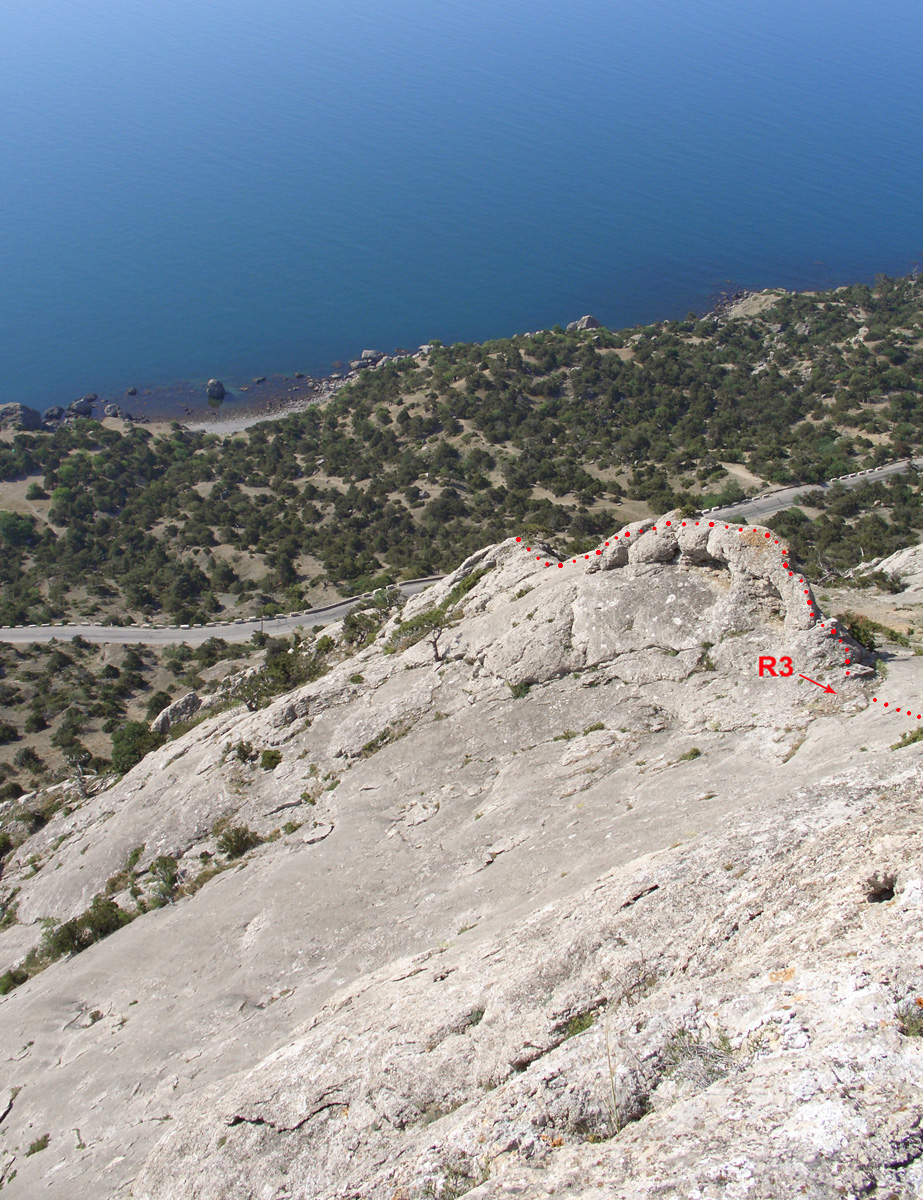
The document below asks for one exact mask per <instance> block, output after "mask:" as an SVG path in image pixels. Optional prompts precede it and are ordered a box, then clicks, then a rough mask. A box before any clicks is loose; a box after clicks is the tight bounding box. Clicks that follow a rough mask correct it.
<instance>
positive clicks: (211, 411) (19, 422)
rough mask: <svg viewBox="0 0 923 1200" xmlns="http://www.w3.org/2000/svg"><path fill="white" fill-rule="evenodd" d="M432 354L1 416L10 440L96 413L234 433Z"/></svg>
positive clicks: (380, 357)
mask: <svg viewBox="0 0 923 1200" xmlns="http://www.w3.org/2000/svg"><path fill="white" fill-rule="evenodd" d="M428 352H429V347H428V346H421V347H420V348H419V350H417V351H416V352H408V351H404V350H401V351H396V352H395V353H394V354H391V355H388V354H384V353H382V352H381V351H379V350H364V351H363V352H362V355H361V357H359V358H357V359H353V360H351V361H350V363H349V365H348V367H346V369H345V370H342V371H335V372H332V373H331V374H330V375H325V376H311V375H307V374H306V373H303V372H301V371H297V372H295V374H294V375H291V376H289V375H274V376H263V375H260V376H257V377H255V378H253V379H251V380H250V382H248V383H239V384H228V385H224V384H222V387H223V388H224V397H223V398H222V399H221V400H220V401H217V402H216V401H212V400H209V399H208V397H207V392H206V385H205V384H203V383H201V382H199V383H191V382H189V381H185V380H184V381H180V382H177V383H174V384H171V385H168V386H161V387H149V388H136V387H132V388H129V389H127V390H126V391H125V392H123V393H122V394H121V395H119V396H118V397H115V396H112V395H100V394H98V393H95V392H91V393H88V394H87V395H85V396H82V397H80V398H79V399H77V400H74V401H72V402H71V403H70V404H69V405H68V407H67V408H64V407H61V406H52V407H51V408H46V409H44V411H39V410H38V409H36V408H31V407H30V406H28V405H25V404H22V403H19V402H13V401H11V402H9V403H8V404H0V418H3V420H2V422H0V430H2V432H0V438H2V439H3V440H5V439H6V436H7V435H9V434H12V433H16V432H42V431H45V432H53V431H54V430H55V429H58V428H61V427H66V426H67V425H68V424H69V423H70V422H71V421H72V420H73V419H75V418H77V417H92V418H93V419H94V420H97V421H99V422H100V423H101V424H105V425H108V426H109V428H117V429H124V428H131V427H133V426H135V425H138V426H141V427H144V428H147V429H150V430H151V431H152V432H157V433H160V432H163V431H165V430H168V429H169V428H170V427H171V425H173V424H174V423H175V424H177V425H179V426H180V427H181V428H183V429H188V430H190V431H196V432H198V431H202V432H206V433H214V434H217V435H219V436H226V435H231V434H234V433H239V432H241V431H243V430H245V429H248V428H250V427H251V426H253V425H258V424H261V423H262V422H265V421H273V420H280V419H281V418H284V417H287V416H291V415H293V414H297V413H301V412H305V411H306V410H307V409H309V408H310V407H311V406H312V405H314V404H318V403H322V402H323V401H326V400H330V399H331V398H332V397H333V396H335V395H336V394H337V392H339V391H340V390H341V389H342V388H344V387H346V385H347V384H349V383H353V382H354V381H355V380H356V379H358V378H359V376H360V374H361V373H362V372H363V371H365V370H376V369H377V368H378V367H381V366H384V365H386V364H387V363H391V362H398V361H404V360H406V359H408V358H414V359H417V360H418V361H419V360H420V359H422V358H423V357H425V354H427V353H428Z"/></svg>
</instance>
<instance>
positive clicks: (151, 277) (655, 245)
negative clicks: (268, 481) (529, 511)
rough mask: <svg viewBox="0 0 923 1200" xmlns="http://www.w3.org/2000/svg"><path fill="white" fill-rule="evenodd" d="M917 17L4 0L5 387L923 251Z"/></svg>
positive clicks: (55, 398) (643, 301)
mask: <svg viewBox="0 0 923 1200" xmlns="http://www.w3.org/2000/svg"><path fill="white" fill-rule="evenodd" d="M921 47H923V4H921V3H920V0H887V2H886V3H882V0H771V2H770V0H654V2H650V3H639V2H638V0H568V2H567V3H563V2H562V0H531V2H530V3H528V4H527V3H524V2H523V0H442V2H441V3H432V0H425V2H424V0H261V2H260V3H254V2H253V0H220V3H219V2H215V0H3V3H2V5H0V401H2V402H7V401H14V400H15V401H21V402H24V403H27V404H31V405H34V406H37V407H40V408H42V407H45V406H46V405H51V404H67V403H68V402H69V401H71V400H73V399H75V398H77V397H78V396H80V395H82V394H83V393H85V392H89V391H94V392H97V393H99V394H100V396H101V397H103V398H116V399H119V398H121V396H122V395H123V393H124V391H125V389H127V388H128V387H129V386H132V385H133V386H136V387H138V388H140V389H144V388H167V389H168V390H169V388H170V387H171V386H172V385H177V386H179V385H182V387H181V388H180V390H182V389H183V388H185V389H186V391H184V392H183V394H184V395H186V393H187V392H188V393H189V395H199V394H202V403H203V406H204V393H201V389H202V385H203V384H204V381H205V380H206V379H207V378H209V377H210V376H217V377H219V378H221V379H222V380H223V381H224V382H225V383H226V384H227V385H228V386H229V387H230V388H232V389H234V388H237V387H238V386H239V385H240V384H242V383H246V382H248V381H249V380H250V378H251V377H252V376H255V375H267V376H273V375H276V376H280V375H289V376H291V375H293V374H294V372H295V371H302V372H308V373H311V374H314V375H317V374H323V373H325V372H327V371H329V370H330V369H331V368H332V367H333V365H334V364H335V363H337V362H341V361H345V360H348V359H349V358H351V357H353V356H355V355H357V354H358V352H360V351H361V350H362V349H364V348H374V349H380V350H383V351H386V352H390V351H393V350H394V349H395V348H398V347H401V348H415V347H416V346H418V345H420V344H421V343H423V342H426V341H428V340H429V339H431V338H440V339H441V340H442V341H444V342H447V343H448V342H454V341H460V340H471V339H474V340H482V339H485V338H489V337H496V336H506V335H511V334H514V333H519V332H523V331H525V330H534V329H539V328H547V327H550V326H551V325H553V324H555V323H561V324H566V323H567V322H568V321H570V320H573V319H575V318H576V317H579V316H581V315H582V314H584V313H588V312H589V313H593V314H594V315H595V316H597V317H598V318H599V319H600V320H601V321H603V322H604V323H605V324H607V325H610V326H614V327H622V326H626V325H631V324H637V323H640V322H647V321H653V320H657V319H660V318H663V317H682V316H685V314H686V313H687V312H688V311H690V310H696V311H698V312H702V311H705V310H706V309H707V308H708V307H709V304H710V302H711V301H712V300H713V299H714V298H715V296H716V294H717V293H720V292H722V291H728V290H734V289H736V288H740V287H748V288H753V289H758V288H763V287H769V286H782V287H787V288H810V287H829V286H836V285H837V284H840V283H844V282H852V281H858V280H865V281H871V280H872V278H873V277H874V275H875V274H876V273H877V272H885V273H887V274H891V275H897V274H903V273H906V272H907V271H909V270H910V269H911V268H912V267H914V266H915V265H916V264H918V263H920V262H921V261H923V70H921V55H920V50H921Z"/></svg>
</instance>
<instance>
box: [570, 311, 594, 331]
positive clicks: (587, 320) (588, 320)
mask: <svg viewBox="0 0 923 1200" xmlns="http://www.w3.org/2000/svg"><path fill="white" fill-rule="evenodd" d="M601 328H602V323H601V322H600V321H597V320H596V318H595V317H591V316H589V314H588V315H587V316H585V317H581V318H580V320H579V321H571V323H570V324H569V325H568V326H567V332H568V333H574V332H575V331H576V330H578V329H601Z"/></svg>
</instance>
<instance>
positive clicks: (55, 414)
mask: <svg viewBox="0 0 923 1200" xmlns="http://www.w3.org/2000/svg"><path fill="white" fill-rule="evenodd" d="M43 415H44V418H45V420H46V421H60V420H61V418H62V417H63V416H64V409H63V408H62V407H61V406H60V405H59V404H53V405H52V406H51V408H46V409H45V412H44V414H43Z"/></svg>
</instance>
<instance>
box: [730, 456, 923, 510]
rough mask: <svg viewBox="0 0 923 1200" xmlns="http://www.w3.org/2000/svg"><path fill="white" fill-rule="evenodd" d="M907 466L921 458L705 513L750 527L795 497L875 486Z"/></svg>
mask: <svg viewBox="0 0 923 1200" xmlns="http://www.w3.org/2000/svg"><path fill="white" fill-rule="evenodd" d="M911 465H913V466H914V467H916V468H917V469H918V470H919V469H921V468H923V459H916V460H915V461H914V462H913V463H912V464H911V462H910V461H909V460H908V459H906V458H903V459H900V460H899V461H898V462H893V463H885V465H884V466H883V467H874V468H873V469H872V470H869V471H859V472H856V473H855V474H853V475H842V476H840V478H839V479H831V480H829V481H828V482H827V483H800V484H798V485H796V486H795V487H781V488H773V489H772V490H771V491H768V492H763V493H761V494H760V495H758V496H755V497H754V498H753V499H752V500H743V501H742V502H741V503H740V504H728V505H726V506H725V507H723V508H713V509H711V510H710V511H709V510H706V513H707V515H708V516H710V517H716V518H720V519H721V520H724V519H725V518H726V517H746V518H747V520H748V521H749V522H750V523H751V524H759V523H760V522H761V521H765V520H766V518H767V517H774V516H775V515H776V513H778V512H782V510H783V509H784V508H791V507H792V505H793V504H794V503H795V500H796V499H797V498H798V497H799V496H806V495H808V494H809V493H810V492H827V491H829V490H830V488H832V487H833V485H834V484H835V483H840V484H842V485H843V487H847V488H853V487H860V486H861V485H862V484H863V483H875V482H876V481H878V480H882V479H887V478H888V476H889V475H903V474H904V472H905V471H907V470H908V469H909V468H910V466H911Z"/></svg>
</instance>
